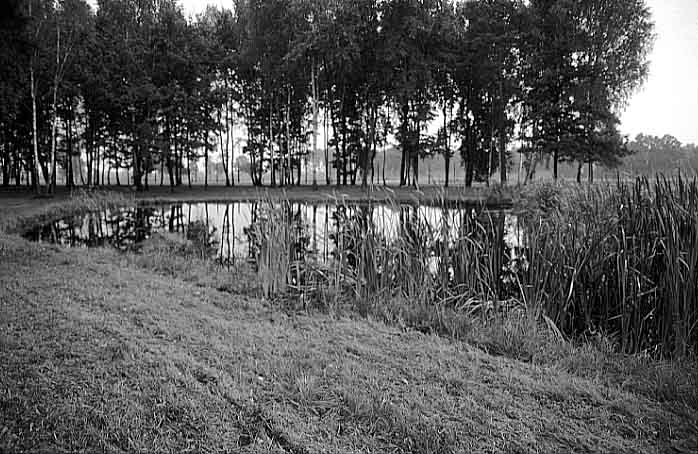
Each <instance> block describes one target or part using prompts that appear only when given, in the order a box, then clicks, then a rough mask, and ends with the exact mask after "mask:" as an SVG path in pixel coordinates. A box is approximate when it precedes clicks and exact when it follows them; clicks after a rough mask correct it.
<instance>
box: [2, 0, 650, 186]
mask: <svg viewBox="0 0 698 454" xmlns="http://www.w3.org/2000/svg"><path fill="white" fill-rule="evenodd" d="M3 8H5V9H6V10H7V11H5V13H6V14H2V15H1V16H2V18H3V19H2V21H0V39H2V40H3V43H4V46H3V49H2V51H1V52H0V72H1V73H2V78H0V81H1V82H0V98H1V99H0V101H1V102H0V159H1V164H2V181H3V184H5V185H8V184H11V183H13V182H14V183H15V184H22V183H23V182H25V183H27V184H34V185H35V186H36V187H38V186H39V185H40V184H41V182H44V184H46V185H48V186H49V187H53V186H54V185H55V175H56V174H57V173H61V174H62V175H63V176H64V181H65V183H66V184H67V185H69V186H72V185H75V184H84V185H99V184H111V183H112V178H113V179H114V182H115V183H117V184H121V183H122V181H121V180H122V179H123V178H124V173H126V175H127V177H128V179H129V184H132V185H134V186H135V187H136V188H138V189H141V188H147V187H148V185H149V184H153V183H155V184H157V183H159V184H168V185H170V186H173V187H174V186H177V185H182V184H185V183H188V184H191V181H192V177H191V176H192V172H196V171H195V168H203V169H204V172H205V173H206V174H205V179H204V183H205V184H207V183H208V173H207V172H208V168H209V167H210V163H211V162H215V163H220V164H221V166H222V169H223V171H224V174H225V181H226V184H228V185H230V184H234V183H235V177H236V175H235V173H234V172H233V168H234V167H235V163H236V162H238V159H237V158H236V156H237V157H239V156H240V155H241V154H244V155H245V156H247V157H248V159H249V166H248V167H249V170H250V171H249V174H250V175H251V179H252V182H253V183H254V184H256V185H262V184H266V183H268V184H271V185H291V184H301V182H302V173H303V172H305V174H306V176H307V174H308V173H310V172H311V171H312V172H313V176H315V172H316V171H317V169H318V163H319V162H320V160H321V159H320V158H319V157H318V156H316V154H317V153H318V143H320V144H321V146H322V148H323V149H324V156H325V158H324V160H325V166H324V168H325V179H326V181H327V183H328V184H329V183H330V182H331V180H334V182H335V183H336V184H356V183H357V181H360V183H361V184H363V185H366V184H368V181H369V179H371V181H374V180H375V176H376V165H377V164H378V165H380V160H377V159H376V158H377V156H379V151H380V149H381V148H382V149H385V148H386V147H387V144H388V143H389V142H392V143H396V144H397V145H398V148H399V150H400V153H401V165H400V172H399V176H400V183H401V184H403V185H405V184H417V183H418V181H419V177H420V171H419V168H420V162H421V160H422V159H423V158H425V157H433V156H434V155H440V156H442V157H443V161H444V166H445V168H444V169H445V175H449V174H450V170H449V169H452V160H453V159H456V163H459V164H461V166H462V168H463V174H464V182H465V184H466V185H470V184H473V183H474V182H476V181H489V179H490V177H491V176H492V175H493V174H494V173H495V172H497V171H498V172H499V174H500V179H501V181H502V182H505V181H506V179H507V168H508V167H509V164H510V162H509V161H510V151H511V150H513V149H515V148H517V147H518V148H520V150H522V151H523V152H525V153H526V156H527V162H528V163H529V165H528V169H529V171H531V172H532V171H533V170H534V169H535V163H536V162H537V161H538V160H541V159H543V158H547V157H550V158H552V159H553V160H554V163H555V164H554V165H555V168H557V167H556V166H557V162H558V160H560V161H574V162H578V163H579V165H580V166H581V165H582V164H594V163H597V164H599V163H600V164H603V165H606V166H613V165H617V164H618V163H619V162H620V160H621V158H622V157H623V156H624V155H626V154H627V153H628V152H630V151H632V148H629V147H627V143H626V141H625V139H624V138H623V137H621V136H620V134H619V133H618V131H617V125H618V113H619V112H620V109H622V107H623V106H624V103H625V102H626V101H627V99H628V97H629V96H630V94H631V93H632V92H633V91H634V90H635V89H636V88H637V87H638V86H639V85H640V84H641V83H642V81H643V80H644V78H645V77H646V74H647V64H648V63H647V55H648V51H649V49H650V46H651V44H652V40H653V34H652V33H653V24H652V21H651V17H650V14H649V10H648V9H647V7H646V5H645V2H644V0H531V1H523V0H471V1H465V2H462V1H454V0H348V1H339V0H264V1H262V0H235V1H234V2H233V4H232V8H231V9H220V8H215V7H208V8H207V9H206V10H205V11H204V12H203V13H202V14H200V15H198V16H197V17H195V18H191V17H187V16H185V14H184V12H183V11H182V7H181V5H179V4H178V3H177V1H176V0H139V1H135V0H99V1H98V3H97V7H96V8H94V9H93V8H91V7H90V6H89V5H88V4H87V3H86V2H85V1H84V0H59V1H54V0H28V1H26V2H16V1H11V2H9V3H7V6H3ZM320 117H322V118H320ZM321 123H322V127H321ZM320 129H322V134H320V133H321V131H320ZM323 142H324V143H323ZM236 153H237V155H236ZM201 160H203V161H204V162H203V165H198V163H199V161H201ZM246 166H247V164H246ZM245 173H247V172H245ZM158 176H159V178H158ZM165 180H166V181H165ZM446 184H448V180H447V182H446Z"/></svg>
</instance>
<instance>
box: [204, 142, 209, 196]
mask: <svg viewBox="0 0 698 454" xmlns="http://www.w3.org/2000/svg"><path fill="white" fill-rule="evenodd" d="M204 188H206V189H207V188H208V131H206V132H205V133H204Z"/></svg>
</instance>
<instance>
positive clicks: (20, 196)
mask: <svg viewBox="0 0 698 454" xmlns="http://www.w3.org/2000/svg"><path fill="white" fill-rule="evenodd" d="M86 189H87V188H83V187H80V186H78V187H77V188H75V189H73V190H72V191H71V190H70V189H67V188H65V187H60V186H59V187H58V188H57V189H56V193H55V194H54V195H53V196H46V195H43V196H36V195H34V194H33V192H32V191H31V189H29V188H26V187H23V188H15V187H3V188H0V204H3V205H5V207H11V206H12V205H21V204H25V203H27V201H28V200H27V199H33V201H35V202H38V203H41V201H42V200H43V201H47V200H48V199H62V198H65V197H68V196H70V195H71V193H75V192H79V191H82V190H86ZM87 190H90V191H93V190H97V191H114V192H118V193H121V194H128V195H133V196H134V197H135V199H136V200H137V201H138V202H141V203H178V202H190V203H194V202H211V203H216V202H217V203H225V202H245V201H254V200H264V199H286V200H290V201H293V202H308V203H322V202H337V201H338V202H347V203H366V202H383V201H391V202H396V203H413V204H414V203H425V204H430V203H443V202H447V203H448V204H454V203H456V204H473V205H485V206H488V207H497V208H501V207H509V206H511V205H512V193H513V192H512V188H511V187H504V188H502V187H500V186H491V187H486V186H478V187H472V188H465V187H463V186H456V187H449V188H444V187H443V186H420V187H419V188H415V187H411V186H410V187H397V186H387V187H386V186H378V185H376V186H369V187H368V188H361V186H340V187H337V186H318V187H317V188H313V187H312V186H291V187H284V188H279V187H277V188H270V187H254V186H234V187H225V186H209V187H204V186H202V185H200V186H192V187H191V188H190V187H188V186H181V187H176V188H174V189H172V188H170V187H168V186H152V187H150V188H149V189H148V190H144V191H140V192H137V191H135V190H134V189H133V188H131V187H127V186H103V187H98V188H94V189H87Z"/></svg>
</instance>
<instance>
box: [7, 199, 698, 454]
mask: <svg viewBox="0 0 698 454" xmlns="http://www.w3.org/2000/svg"><path fill="white" fill-rule="evenodd" d="M83 202H84V201H83ZM111 202H112V201H109V200H102V202H100V203H105V204H107V203H111ZM113 202H116V201H113ZM62 203H63V202H60V203H59V202H56V204H57V205H56V206H55V207H54V208H52V209H53V210H62V209H65V210H68V209H70V208H69V207H70V206H71V204H73V203H74V204H76V205H74V206H73V209H75V208H77V209H79V205H80V202H78V201H76V200H72V201H68V202H66V204H62ZM59 205H60V206H59ZM8 206H9V205H6V204H2V203H1V202H0V207H1V208H0V210H2V212H0V214H2V216H3V219H4V221H3V222H4V223H5V224H4V225H8V226H14V227H15V228H16V226H18V225H20V224H21V223H23V222H32V221H33V220H37V219H41V216H44V215H46V213H47V211H45V210H47V208H46V207H45V206H44V204H43V202H34V201H32V200H27V201H25V202H24V203H15V204H14V205H12V207H11V209H10V210H8V208H7V207H8ZM61 207H62V208H61ZM12 217H16V218H17V219H20V220H12ZM175 246H176V245H173V244H172V243H168V242H167V239H158V240H156V241H154V242H151V243H150V244H149V245H146V246H145V247H144V248H143V249H142V251H141V252H140V253H126V254H123V253H118V252H116V251H113V250H109V249H99V248H97V249H89V250H71V249H63V248H60V247H54V246H47V245H37V244H30V243H28V242H26V241H24V240H22V239H21V238H19V237H17V236H15V235H11V234H7V233H2V234H0V277H1V279H2V284H3V285H2V290H0V320H1V321H2V322H1V323H0V345H1V348H0V363H1V364H2V365H3V367H2V368H0V409H1V410H2V411H0V451H3V452H80V451H87V452H183V451H193V452H290V453H305V452H307V453H311V452H367V451H372V452H424V453H427V452H444V453H447V452H495V453H499V452H501V453H509V452H550V453H554V452H609V453H611V452H648V453H651V452H667V451H671V450H674V451H675V452H687V453H688V452H695V448H696V447H698V435H697V434H698V416H697V415H696V411H695V406H694V405H695V402H696V401H695V389H696V387H695V385H696V375H695V374H694V373H693V372H691V371H692V369H690V368H688V367H687V366H685V365H682V364H680V363H677V362H661V361H655V360H652V359H650V358H648V357H640V356H632V357H626V356H623V355H618V354H616V353H614V352H612V351H611V350H612V349H611V348H610V347H608V346H605V345H604V340H603V338H599V339H598V341H594V342H588V343H586V344H584V345H578V346H574V345H571V344H569V343H562V342H559V341H556V340H555V339H554V338H550V337H549V335H548V331H545V330H540V331H534V332H533V333H538V334H532V333H529V332H527V331H526V330H525V329H524V328H525V325H523V324H521V323H518V322H517V321H516V320H513V319H509V320H499V321H497V320H494V319H490V320H480V321H481V322H482V323H475V322H474V321H473V320H474V319H472V318H471V319H470V321H469V322H468V323H470V324H471V327H470V329H469V332H470V335H469V336H470V337H469V338H468V337H465V336H464V338H465V340H469V341H471V343H467V342H462V341H454V340H453V339H452V338H450V337H449V336H438V335H434V334H423V333H421V332H419V331H417V330H414V329H409V328H408V327H407V326H403V327H401V326H400V319H394V320H392V321H391V323H388V324H386V323H384V322H383V321H382V320H384V319H385V320H387V318H383V317H377V316H376V315H375V314H374V315H371V314H370V313H369V314H368V315H369V316H368V317H360V316H358V315H356V314H355V313H354V311H353V310H351V311H350V310H341V308H337V310H334V311H332V310H315V309H312V308H306V309H305V310H298V309H299V306H297V305H295V303H293V302H290V303H288V304H281V302H280V301H279V300H275V301H274V302H272V303H270V302H269V301H268V300H263V299H259V298H256V297H254V296H250V295H254V294H256V293H258V292H259V291H261V284H259V283H254V282H253V278H254V276H252V277H250V276H247V275H244V274H239V273H232V272H228V271H227V270H226V269H224V268H219V267H217V266H216V265H215V264H214V263H212V262H209V261H206V260H192V261H190V262H187V264H182V263H183V261H182V260H181V258H182V256H185V257H188V258H192V259H194V258H195V255H196V254H195V252H193V251H192V250H191V249H190V248H189V246H187V245H181V247H175ZM241 281H243V282H241ZM290 308H294V309H295V310H290ZM282 309H284V310H282ZM429 313H433V311H430V312H429ZM403 320H404V319H403ZM464 320H465V319H464ZM475 321H478V320H475ZM464 323H465V321H464ZM464 332H465V331H464ZM536 336H538V337H536ZM507 339H508V340H507ZM507 342H508V344H507ZM477 345H480V346H481V347H482V348H478V347H477ZM506 345H509V347H507V348H503V347H501V346H506ZM498 346H499V347H498ZM498 348H499V350H498ZM485 349H486V350H488V351H489V352H490V353H487V352H485ZM516 349H518V350H520V351H529V352H534V354H532V355H531V356H530V357H526V355H522V354H518V353H515V352H516Z"/></svg>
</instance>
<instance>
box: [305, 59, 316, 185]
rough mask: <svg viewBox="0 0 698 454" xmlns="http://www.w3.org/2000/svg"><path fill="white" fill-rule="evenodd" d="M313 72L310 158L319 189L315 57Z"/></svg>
mask: <svg viewBox="0 0 698 454" xmlns="http://www.w3.org/2000/svg"><path fill="white" fill-rule="evenodd" d="M311 69H312V74H311V84H312V87H311V88H312V91H313V157H312V159H311V160H310V162H312V165H313V189H317V165H316V162H315V159H316V156H317V134H318V97H319V95H318V90H317V81H316V80H315V79H316V77H317V75H316V70H315V60H314V59H313V63H312V68H311ZM306 172H307V169H306Z"/></svg>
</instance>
